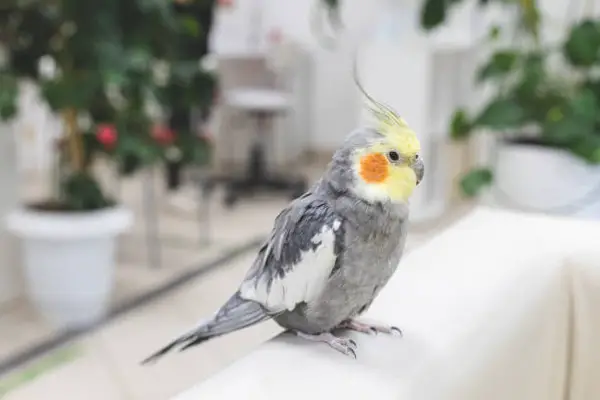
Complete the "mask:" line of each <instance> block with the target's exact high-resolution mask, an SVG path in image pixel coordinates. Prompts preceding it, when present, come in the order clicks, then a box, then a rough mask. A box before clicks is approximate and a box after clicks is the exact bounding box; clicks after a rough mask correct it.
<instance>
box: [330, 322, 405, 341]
mask: <svg viewBox="0 0 600 400" xmlns="http://www.w3.org/2000/svg"><path fill="white" fill-rule="evenodd" d="M338 328H340V329H348V330H351V331H356V332H361V333H366V334H368V335H377V334H378V333H385V334H388V335H393V336H399V337H402V331H401V330H400V329H399V328H397V327H395V326H391V325H382V324H375V323H367V322H361V321H358V320H355V319H349V320H347V321H344V322H342V323H341V324H340V325H339V327H338Z"/></svg>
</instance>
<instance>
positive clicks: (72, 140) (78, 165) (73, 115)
mask: <svg viewBox="0 0 600 400" xmlns="http://www.w3.org/2000/svg"><path fill="white" fill-rule="evenodd" d="M63 119H64V121H65V128H66V130H67V142H68V146H69V162H70V163H71V168H72V170H73V172H80V171H81V170H82V169H83V143H82V141H81V136H80V135H79V130H78V129H77V110H75V109H74V108H69V109H67V110H65V111H64V113H63Z"/></svg>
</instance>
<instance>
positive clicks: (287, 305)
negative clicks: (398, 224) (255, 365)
mask: <svg viewBox="0 0 600 400" xmlns="http://www.w3.org/2000/svg"><path fill="white" fill-rule="evenodd" d="M344 236H345V235H344V224H343V220H342V219H341V218H340V217H338V216H337V215H336V214H335V212H334V211H333V210H332V209H331V207H330V206H329V204H328V203H327V202H326V201H325V200H323V199H319V198H317V197H315V196H314V195H312V194H310V193H309V194H306V195H305V196H303V197H301V198H299V199H297V200H296V201H294V202H292V203H291V204H290V206H289V207H288V208H286V209H285V210H283V211H282V212H281V213H280V214H279V215H278V216H277V218H276V219H275V225H274V227H273V230H272V232H271V236H270V238H269V239H268V240H267V241H266V243H265V244H264V245H263V246H262V247H261V249H260V250H259V253H258V256H257V258H256V260H255V261H254V264H253V265H252V268H251V269H250V271H249V272H248V275H246V278H245V279H244V282H243V283H242V285H241V287H240V294H241V296H242V297H244V298H246V299H248V300H253V301H256V302H258V303H260V304H262V305H263V306H264V307H265V308H266V309H267V310H269V311H270V312H280V311H284V310H293V309H294V308H295V307H296V306H297V305H298V304H300V303H303V302H310V301H311V300H313V299H315V298H316V297H317V296H318V295H319V294H321V292H322V290H323V288H324V287H325V285H326V283H327V280H328V278H329V276H330V275H331V274H332V273H333V272H334V271H335V270H337V268H339V265H340V263H341V257H340V255H341V252H342V251H343V249H344V240H345V237H344Z"/></svg>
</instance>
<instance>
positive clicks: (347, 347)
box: [294, 331, 356, 358]
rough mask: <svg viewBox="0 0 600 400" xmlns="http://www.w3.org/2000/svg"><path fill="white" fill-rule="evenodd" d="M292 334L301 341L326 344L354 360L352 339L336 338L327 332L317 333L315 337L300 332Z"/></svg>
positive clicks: (354, 347)
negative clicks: (301, 339)
mask: <svg viewBox="0 0 600 400" xmlns="http://www.w3.org/2000/svg"><path fill="white" fill-rule="evenodd" d="M294 333H296V335H298V336H299V337H301V338H303V339H307V340H311V341H313V342H322V343H327V344H328V345H329V346H330V347H331V348H333V349H335V350H337V351H339V352H340V353H342V354H345V355H347V356H350V357H352V358H356V342H355V341H354V340H352V339H348V338H341V337H337V336H334V335H333V334H331V333H329V332H325V333H319V334H317V335H310V334H308V333H303V332H300V331H294Z"/></svg>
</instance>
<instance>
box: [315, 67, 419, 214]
mask: <svg viewBox="0 0 600 400" xmlns="http://www.w3.org/2000/svg"><path fill="white" fill-rule="evenodd" d="M354 81H355V83H356V85H357V87H358V89H359V90H360V91H361V92H362V94H363V95H364V96H365V98H366V102H367V107H368V109H369V111H370V112H371V115H372V116H373V117H374V118H373V119H374V122H375V124H374V126H373V127H372V128H371V129H369V128H362V129H358V130H356V131H354V132H352V133H351V134H350V135H349V136H348V137H347V138H346V141H345V142H344V144H343V145H342V147H341V148H340V149H339V150H338V151H337V152H336V153H335V154H334V156H333V160H332V163H331V164H330V168H329V172H328V174H327V175H328V176H327V177H326V180H327V181H328V183H329V184H330V185H332V186H333V187H336V188H337V190H342V191H348V190H349V191H351V192H353V193H354V194H355V195H356V196H358V197H359V198H361V199H363V200H365V201H367V202H369V203H376V202H378V203H387V202H391V203H396V204H403V203H407V202H408V199H409V198H410V197H411V195H412V194H413V191H414V190H415V188H416V187H417V185H418V184H419V183H420V182H421V180H422V179H423V175H424V173H425V167H424V164H423V159H422V158H421V155H420V151H421V144H420V142H419V139H418V138H417V135H416V134H415V132H414V131H413V130H412V129H411V128H410V127H409V126H408V124H407V123H406V121H405V120H404V119H403V118H402V117H400V116H399V115H398V114H397V113H396V112H395V111H394V110H393V109H392V108H390V107H389V106H387V105H385V104H382V103H380V102H378V101H377V100H375V99H374V98H373V97H371V96H370V95H369V94H368V93H367V92H366V91H365V89H364V88H363V87H362V85H361V84H360V82H359V80H358V73H357V69H356V63H355V65H354Z"/></svg>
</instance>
